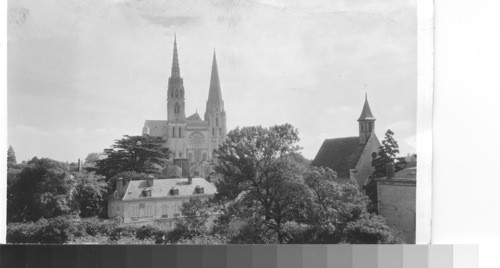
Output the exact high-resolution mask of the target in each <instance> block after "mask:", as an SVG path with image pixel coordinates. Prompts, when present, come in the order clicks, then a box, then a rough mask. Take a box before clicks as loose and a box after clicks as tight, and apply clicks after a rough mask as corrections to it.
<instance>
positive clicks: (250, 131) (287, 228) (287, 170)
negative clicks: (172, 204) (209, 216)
mask: <svg viewBox="0 0 500 268" xmlns="http://www.w3.org/2000/svg"><path fill="white" fill-rule="evenodd" d="M298 140H299V139H298V132H297V130H296V129H295V128H293V127H292V126H291V125H289V124H285V125H281V126H274V127H270V128H263V127H247V128H242V129H235V130H233V131H231V132H230V133H229V134H228V135H227V140H226V142H224V143H223V144H222V145H221V146H220V147H219V149H218V150H217V151H216V153H217V157H218V162H217V165H216V167H215V170H216V171H217V172H218V173H219V174H221V175H222V177H221V179H220V180H219V181H218V182H217V183H216V185H217V189H218V193H217V195H216V196H215V201H216V202H219V203H221V204H223V205H222V206H223V209H221V210H220V211H221V213H222V215H221V216H220V217H219V219H218V220H217V221H216V223H217V224H219V225H222V226H224V227H223V228H221V227H217V226H216V227H215V228H214V230H216V231H217V232H218V233H219V234H222V235H225V236H227V237H228V239H229V241H230V242H231V243H395V242H398V241H400V240H398V238H397V236H396V235H394V232H393V231H392V230H391V228H389V227H388V226H387V225H386V224H385V222H384V221H383V219H380V218H379V217H378V216H375V215H371V214H370V213H368V211H367V205H368V204H369V200H368V198H367V197H366V196H365V195H364V194H362V193H361V192H360V191H359V190H358V188H357V187H356V186H355V185H352V184H340V183H337V182H336V181H335V179H336V173H335V172H334V171H332V170H329V169H323V168H315V167H311V168H307V166H306V165H304V164H303V162H302V161H300V157H297V155H298V149H299V148H298V146H297V145H296V143H297V142H298ZM235 219H239V220H242V221H244V222H245V224H244V225H243V227H242V228H240V229H239V230H238V231H236V232H233V233H230V232H228V230H230V229H231V228H229V227H230V224H231V222H232V221H233V220H235ZM351 234H352V235H354V234H355V235H356V237H355V238H353V237H351V236H350V235H351ZM374 237H375V239H374Z"/></svg>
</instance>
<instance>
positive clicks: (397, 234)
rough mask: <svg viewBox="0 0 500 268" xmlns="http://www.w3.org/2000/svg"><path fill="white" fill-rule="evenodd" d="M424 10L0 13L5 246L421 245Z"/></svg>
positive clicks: (267, 5)
mask: <svg viewBox="0 0 500 268" xmlns="http://www.w3.org/2000/svg"><path fill="white" fill-rule="evenodd" d="M417 2H419V1H416V0H370V1H368V0H359V1H351V0H319V1H312V2H311V1H300V0H292V1H285V0H239V1H229V0H207V1H202V0H183V1H181V0H168V1H166V0H85V1H81V0H80V1H75V0H47V1H39V0H9V1H8V4H7V6H8V22H7V45H8V48H7V56H8V58H7V129H6V132H7V148H8V151H7V169H6V171H7V172H6V173H7V174H6V181H7V185H6V189H5V191H6V192H7V195H6V196H7V202H6V203H7V205H6V221H7V223H6V242H7V243H12V244H113V245H117V244H174V245H192V244H194V245H225V244H415V243H418V242H420V243H429V241H428V240H426V239H423V240H419V238H418V235H417V230H418V229H419V228H420V227H419V226H418V224H417V222H418V219H417V218H419V219H420V221H421V222H424V223H428V224H430V218H429V219H428V222H426V220H427V219H425V220H423V221H422V218H425V217H423V216H418V215H430V213H431V212H430V205H425V206H418V204H419V202H420V201H424V202H430V198H428V199H426V200H418V199H419V198H418V194H417V192H418V191H420V189H423V188H421V187H422V185H423V184H422V183H421V181H420V178H422V175H419V176H418V178H419V179H418V180H419V182H418V183H417V174H420V173H419V172H420V166H419V163H420V162H418V160H417V159H418V158H417V156H418V157H419V158H420V156H421V155H420V152H422V148H417V139H419V137H418V135H420V133H419V130H418V129H417V114H418V113H419V112H420V111H419V109H422V108H421V105H419V101H422V100H419V90H421V89H420V86H421V84H420V83H418V81H420V80H419V75H420V74H419V71H418V70H419V60H418V55H419V53H420V52H421V51H418V50H419V49H420V48H419V46H418V41H419V38H420V37H419V34H418V27H417V25H418V23H417V17H418V16H417V13H418V12H417ZM431 68H432V66H431ZM429 71H431V69H429ZM423 101H424V102H425V101H426V100H425V99H424V100H423ZM429 101H430V102H431V101H432V99H430V100H429ZM424 108H425V107H424ZM428 123H429V124H430V120H429V122H428ZM420 137H422V136H420ZM418 144H419V146H420V144H424V143H420V142H419V143H418ZM417 149H418V154H417ZM424 153H425V152H424ZM427 153H429V154H430V150H429V152H427ZM419 160H420V159H419ZM417 162H418V163H417ZM427 168H428V169H430V167H427ZM423 180H428V181H427V182H430V177H429V178H427V179H426V178H425V177H424V179H423ZM427 204H428V203H427ZM417 207H418V209H420V210H423V211H421V212H419V211H418V210H417ZM428 208H429V209H428ZM429 226H430V225H429ZM427 228H428V229H430V227H424V228H423V229H422V230H427ZM424 236H425V237H430V233H428V234H424Z"/></svg>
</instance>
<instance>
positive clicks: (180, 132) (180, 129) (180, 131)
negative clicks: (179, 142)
mask: <svg viewBox="0 0 500 268" xmlns="http://www.w3.org/2000/svg"><path fill="white" fill-rule="evenodd" d="M179 138H182V128H179Z"/></svg>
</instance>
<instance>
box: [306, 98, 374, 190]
mask: <svg viewBox="0 0 500 268" xmlns="http://www.w3.org/2000/svg"><path fill="white" fill-rule="evenodd" d="M375 120H376V119H375V117H374V116H373V114H372V111H371V109H370V104H369V103H368V96H367V95H366V94H365V103H364V105H363V110H362V111H361V115H360V116H359V118H358V127H359V132H358V136H353V137H344V138H334V139H326V140H325V141H324V142H323V144H322V145H321V147H320V149H319V151H318V153H317V154H316V157H314V160H313V161H312V163H311V165H312V166H318V167H328V168H331V169H332V170H334V171H336V172H337V177H338V179H339V180H341V181H346V182H352V183H354V184H356V185H357V186H358V187H359V189H363V186H364V185H365V183H366V181H367V180H368V178H369V177H370V175H371V174H372V173H373V170H374V169H373V167H372V166H371V162H372V159H373V158H374V157H377V152H378V150H379V147H380V141H379V140H378V138H377V135H375Z"/></svg>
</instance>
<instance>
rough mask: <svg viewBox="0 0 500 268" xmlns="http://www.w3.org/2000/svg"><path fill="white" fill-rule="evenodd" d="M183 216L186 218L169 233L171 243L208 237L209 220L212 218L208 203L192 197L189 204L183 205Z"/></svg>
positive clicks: (168, 237)
mask: <svg viewBox="0 0 500 268" xmlns="http://www.w3.org/2000/svg"><path fill="white" fill-rule="evenodd" d="M181 214H182V216H184V218H181V219H180V220H179V221H178V222H177V223H176V225H175V228H174V229H173V230H172V231H170V232H169V233H168V236H167V240H168V241H169V242H170V243H178V242H179V241H180V240H190V239H192V238H193V237H198V236H207V235H208V228H207V220H208V218H209V216H210V206H209V204H208V202H206V201H203V200H201V199H200V198H197V197H191V198H190V199H189V201H188V202H184V203H182V207H181Z"/></svg>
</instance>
